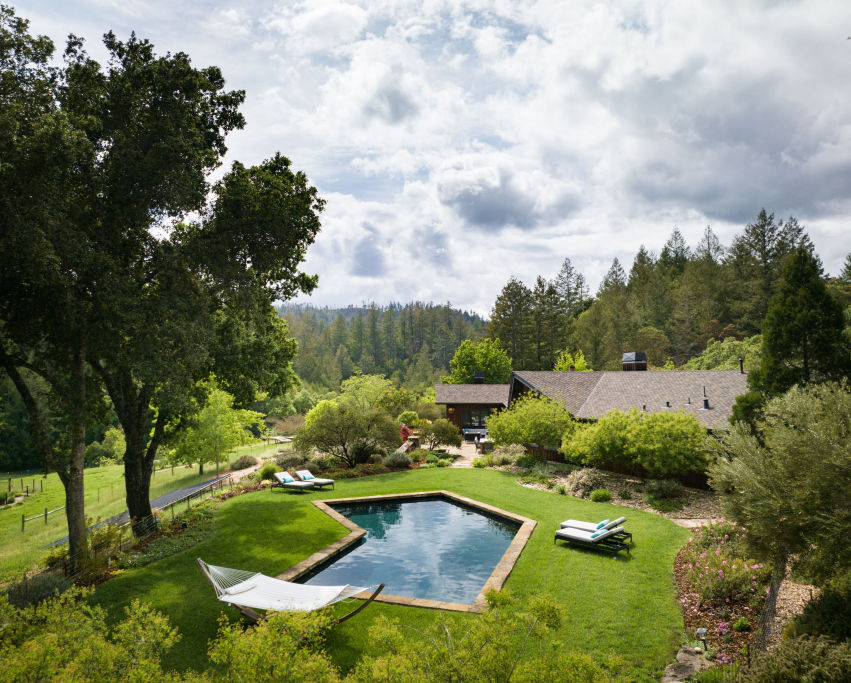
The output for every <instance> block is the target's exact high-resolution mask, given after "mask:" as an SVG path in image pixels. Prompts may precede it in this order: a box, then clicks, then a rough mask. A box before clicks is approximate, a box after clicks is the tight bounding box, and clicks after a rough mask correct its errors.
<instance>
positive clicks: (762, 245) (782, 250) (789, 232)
mask: <svg viewBox="0 0 851 683" xmlns="http://www.w3.org/2000/svg"><path fill="white" fill-rule="evenodd" d="M801 243H802V244H806V245H809V244H810V242H809V238H808V237H807V235H806V233H805V232H804V228H803V227H802V226H801V225H800V224H799V223H798V221H797V220H796V219H795V218H793V217H789V218H788V219H787V220H786V221H785V222H783V221H781V222H776V221H775V220H774V214H773V213H771V214H769V213H766V211H765V209H762V210H761V211H760V212H759V215H758V216H757V219H756V221H754V222H753V223H750V224H748V225H747V226H746V227H745V231H744V233H743V234H741V235H738V236H737V237H736V238H735V239H734V240H733V245H732V246H731V247H730V252H729V254H728V262H729V265H730V266H731V267H732V269H733V273H734V279H735V280H736V282H737V288H736V293H737V296H736V299H737V301H736V311H735V313H736V314H737V317H738V320H737V325H738V327H739V329H741V330H743V331H746V332H760V331H761V329H762V328H761V325H762V321H763V320H764V319H765V316H766V314H767V313H768V302H769V301H770V300H771V297H772V296H774V293H775V292H776V291H777V283H778V280H779V278H780V270H781V267H782V265H783V259H784V258H785V256H786V255H787V254H789V253H791V252H792V250H793V249H794V248H795V247H796V246H797V245H798V244H801Z"/></svg>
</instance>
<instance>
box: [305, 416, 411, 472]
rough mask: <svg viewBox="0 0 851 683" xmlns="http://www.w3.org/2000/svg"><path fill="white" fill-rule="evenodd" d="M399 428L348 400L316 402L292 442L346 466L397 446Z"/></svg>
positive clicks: (392, 420) (387, 418) (392, 421)
mask: <svg viewBox="0 0 851 683" xmlns="http://www.w3.org/2000/svg"><path fill="white" fill-rule="evenodd" d="M400 441H401V439H400V437H399V425H398V424H397V423H396V420H394V419H393V418H392V417H390V415H388V414H387V413H385V412H384V411H382V410H380V409H378V408H369V409H367V410H362V409H361V408H359V407H358V405H357V404H356V403H354V402H352V401H345V400H342V401H340V400H337V401H330V400H326V401H320V402H319V403H317V404H316V405H315V406H314V407H313V408H312V409H311V410H310V412H308V413H307V415H306V416H305V422H304V426H302V427H301V428H300V429H299V430H298V432H297V433H296V435H295V438H294V440H293V446H294V448H295V449H296V450H297V451H299V452H300V453H303V454H304V455H310V454H311V453H313V451H314V450H318V451H319V452H321V453H328V454H330V455H333V456H336V457H337V458H339V459H340V460H341V461H342V463H343V464H344V465H345V466H347V467H354V466H355V465H359V464H361V463H364V462H366V461H367V459H368V458H369V456H370V455H372V454H373V453H376V452H379V451H383V450H386V449H388V448H395V447H396V446H398V445H399V443H400Z"/></svg>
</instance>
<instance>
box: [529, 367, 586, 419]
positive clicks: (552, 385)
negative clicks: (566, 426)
mask: <svg viewBox="0 0 851 683" xmlns="http://www.w3.org/2000/svg"><path fill="white" fill-rule="evenodd" d="M602 374H603V373H601V372H553V371H551V370H516V371H515V372H514V373H513V376H514V377H515V378H517V379H519V380H520V381H521V382H522V383H523V384H525V385H526V386H528V387H531V388H533V389H535V390H537V391H540V392H541V393H542V394H544V396H547V397H548V398H551V399H553V400H554V401H558V402H559V403H561V404H562V405H563V406H565V407H566V408H567V409H568V410H569V411H570V412H571V414H572V415H578V414H579V410H580V408H582V404H583V403H585V400H586V399H587V398H588V396H589V394H590V393H591V392H592V391H593V390H594V387H595V386H597V382H599V381H600V375H602Z"/></svg>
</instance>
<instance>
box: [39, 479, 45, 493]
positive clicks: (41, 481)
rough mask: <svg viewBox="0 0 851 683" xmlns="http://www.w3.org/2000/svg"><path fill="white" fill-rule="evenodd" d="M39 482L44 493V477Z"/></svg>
mask: <svg viewBox="0 0 851 683" xmlns="http://www.w3.org/2000/svg"><path fill="white" fill-rule="evenodd" d="M38 484H39V488H40V489H41V492H42V493H44V479H42V480H40V481H39V482H38Z"/></svg>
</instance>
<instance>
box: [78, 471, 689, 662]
mask: <svg viewBox="0 0 851 683" xmlns="http://www.w3.org/2000/svg"><path fill="white" fill-rule="evenodd" d="M438 489H448V490H451V491H454V492H456V493H459V494H461V495H464V496H469V497H471V498H474V499H477V500H480V501H482V502H485V503H490V504H492V505H496V506H499V507H502V508H504V509H507V510H510V511H512V512H515V513H519V514H521V515H525V516H528V517H531V518H532V519H536V520H538V526H537V527H536V529H535V532H534V533H533V535H532V538H531V539H530V540H529V543H528V544H527V545H526V548H525V550H524V551H523V553H522V555H521V557H520V560H519V561H518V563H517V565H516V566H515V569H514V571H513V572H512V574H511V576H510V578H509V580H508V582H507V584H506V587H507V588H508V589H510V590H511V591H512V592H513V593H514V594H516V595H518V596H520V597H521V598H523V597H527V596H530V595H533V594H535V593H538V592H548V593H550V594H552V595H554V596H556V597H557V598H558V599H559V600H560V601H561V602H562V603H563V604H564V605H565V606H566V608H567V618H566V620H565V623H564V625H563V627H562V629H561V632H560V633H559V634H558V636H559V640H560V641H561V642H563V643H564V644H565V646H567V647H570V648H575V649H580V650H584V651H598V652H609V651H614V652H615V653H617V654H618V655H620V656H622V657H624V658H625V659H627V660H628V661H629V662H631V663H632V664H633V665H635V666H637V667H640V668H642V669H644V670H645V671H648V672H659V671H661V669H662V668H663V667H664V665H665V664H666V663H667V662H668V661H670V659H671V658H672V656H673V654H674V652H675V649H676V646H677V644H678V642H679V633H680V631H681V629H682V616H681V613H680V610H679V606H678V604H677V602H676V594H675V586H674V582H673V577H672V565H673V559H674V556H675V555H676V552H677V550H678V549H679V548H680V547H681V546H682V544H683V543H684V542H685V539H686V538H687V535H688V534H687V531H686V530H685V529H682V528H680V527H677V526H676V525H674V524H673V523H671V522H670V521H668V520H666V519H663V518H661V517H658V516H656V515H652V514H649V513H644V512H640V511H638V510H631V509H630V510H627V509H624V508H619V507H617V506H614V505H608V504H600V503H591V502H589V501H585V500H580V499H577V498H572V497H569V496H559V495H556V494H553V493H547V492H542V491H537V490H533V489H528V488H524V487H521V486H519V485H517V483H516V478H515V477H514V476H512V475H509V474H507V473H503V472H499V471H494V470H473V469H470V470H465V469H449V468H447V469H433V470H432V469H429V470H420V471H410V472H400V473H393V474H387V475H380V476H375V477H367V478H363V479H354V480H341V481H339V482H337V488H336V491H324V492H312V493H309V494H303V495H301V494H297V493H291V492H284V491H281V490H280V489H278V490H274V491H263V492H258V493H251V494H246V495H244V496H240V497H237V498H233V499H231V500H229V501H226V502H224V503H223V504H222V505H221V506H220V508H219V510H218V513H217V516H216V520H215V524H216V530H215V533H214V535H213V537H212V538H211V539H210V540H208V541H205V542H203V543H201V544H200V545H198V546H196V547H195V548H192V549H190V550H188V551H186V552H183V553H181V554H179V555H175V556H173V557H170V558H167V559H165V560H162V561H160V562H157V563H154V564H152V565H149V566H148V567H145V568H142V569H138V570H132V571H128V572H127V573H125V574H124V575H122V576H119V577H117V578H115V579H113V580H111V581H109V582H107V583H105V584H103V585H101V586H100V587H98V589H97V592H96V593H95V595H94V600H95V602H97V603H99V604H101V605H103V606H104V607H106V608H107V609H108V610H109V612H110V618H111V619H118V618H120V617H121V614H122V612H123V610H122V609H121V608H122V607H123V606H125V605H127V604H129V603H130V601H131V600H132V599H134V598H137V597H138V598H140V599H142V600H143V601H145V602H148V603H151V604H152V605H153V606H154V607H155V608H156V609H159V610H161V611H162V612H164V613H165V614H167V615H168V616H169V618H170V619H171V621H172V623H173V624H174V625H176V626H178V628H179V629H180V632H181V634H182V635H183V639H182V641H181V642H180V643H179V644H178V645H177V646H176V647H175V648H174V649H173V650H172V651H171V653H169V655H168V656H167V658H166V661H165V664H166V666H168V667H170V668H176V669H179V670H185V669H187V668H194V669H199V670H201V669H204V668H206V667H207V666H208V661H207V658H206V648H207V643H208V641H209V640H210V639H211V638H212V637H213V636H214V635H215V631H216V620H217V619H218V617H219V615H220V614H221V613H225V614H227V615H228V616H229V617H231V618H235V617H236V616H238V615H237V612H236V611H235V610H233V609H231V608H228V607H226V606H224V605H222V603H220V602H218V601H217V600H215V598H214V595H213V591H212V588H211V587H210V586H209V584H207V583H206V581H205V580H204V578H203V577H202V575H201V573H200V571H199V570H198V569H197V567H196V565H195V557H202V558H203V559H204V560H206V561H207V562H210V563H211V564H217V565H222V566H227V567H233V568H240V569H251V570H256V571H260V572H263V573H265V574H270V575H273V576H274V575H275V574H278V573H281V572H283V571H284V570H286V569H287V568H289V567H290V566H292V565H293V564H295V563H296V562H299V561H300V560H302V559H304V558H305V557H307V556H308V555H310V554H312V553H313V552H315V551H317V550H319V549H321V548H323V547H324V546H326V545H327V544H329V543H331V542H332V541H334V540H336V539H338V538H340V537H342V536H343V535H345V530H344V529H343V528H342V527H341V526H339V525H338V524H337V523H336V522H334V521H332V520H331V519H330V518H329V517H327V516H326V515H325V514H323V513H321V512H320V511H318V510H317V509H316V508H315V507H314V506H313V505H311V504H310V500H313V499H318V498H342V497H348V496H359V495H377V494H385V493H400V492H410V491H428V490H438ZM621 513H623V514H624V515H625V516H627V518H628V522H627V524H628V529H629V530H630V531H632V533H633V535H634V539H635V546H634V548H633V551H632V556H631V557H630V558H626V557H624V556H621V557H620V558H618V559H614V558H612V557H611V556H609V555H607V554H602V553H597V552H594V551H588V550H582V549H576V548H568V547H563V546H562V545H561V544H560V545H558V546H556V545H554V544H553V534H554V530H555V529H556V528H557V527H558V524H559V522H561V521H562V520H564V519H567V518H575V519H586V520H598V519H602V518H604V517H608V518H615V517H618V516H620V514H621ZM335 609H337V610H339V611H340V612H341V613H342V612H344V611H346V610H347V609H350V608H349V607H348V606H346V605H337V606H335ZM379 614H387V615H390V616H394V617H398V618H399V619H400V621H401V622H402V623H404V624H407V625H410V626H413V627H415V628H424V627H428V625H430V624H432V623H434V622H435V621H436V620H441V621H443V622H444V623H446V624H448V625H449V626H450V628H451V626H452V624H457V623H459V622H462V621H464V620H465V619H474V618H477V617H476V616H475V615H469V614H459V613H448V612H441V611H437V610H425V609H418V608H412V607H402V606H398V605H386V604H382V603H374V604H373V605H370V607H369V608H368V609H367V610H365V611H364V612H363V613H362V614H360V615H358V616H357V617H356V618H355V619H352V620H351V621H349V622H347V623H345V624H343V625H341V626H340V627H338V628H336V629H334V630H333V631H332V633H331V634H330V637H329V640H328V651H329V653H330V654H331V656H332V657H333V659H334V660H335V662H336V663H337V664H338V665H340V666H341V667H343V668H344V669H348V668H350V667H351V666H352V665H353V664H354V663H355V662H356V661H357V659H358V657H359V656H360V653H361V652H363V651H370V650H373V649H376V648H380V644H375V643H370V642H369V641H368V639H367V633H366V631H367V628H368V626H369V624H370V622H371V621H372V620H373V619H374V618H375V617H376V616H378V615H379Z"/></svg>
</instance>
